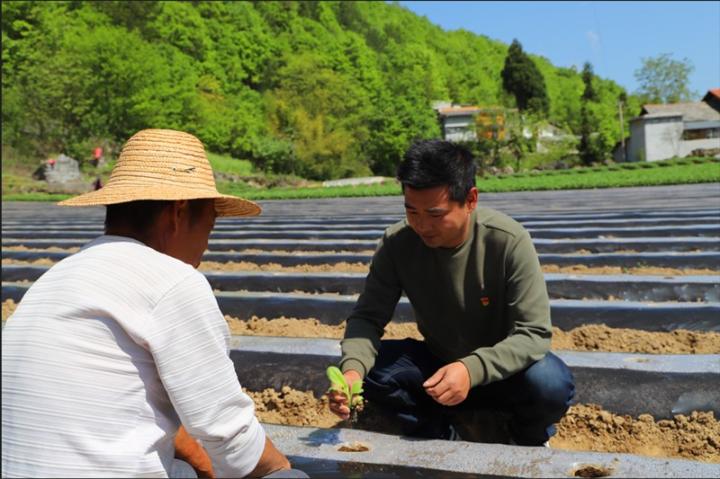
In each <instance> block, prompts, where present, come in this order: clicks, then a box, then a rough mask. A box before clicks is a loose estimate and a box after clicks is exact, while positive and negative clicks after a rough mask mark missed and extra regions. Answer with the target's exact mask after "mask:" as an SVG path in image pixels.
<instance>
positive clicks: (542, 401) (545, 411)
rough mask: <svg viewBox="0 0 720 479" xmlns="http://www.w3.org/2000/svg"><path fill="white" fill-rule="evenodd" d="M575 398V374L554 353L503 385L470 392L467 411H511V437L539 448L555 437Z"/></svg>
mask: <svg viewBox="0 0 720 479" xmlns="http://www.w3.org/2000/svg"><path fill="white" fill-rule="evenodd" d="M574 396H575V382H574V379H573V375H572V372H570V369H569V368H568V367H567V366H566V365H565V363H564V362H563V361H562V360H561V359H560V358H558V357H557V356H556V355H554V354H553V353H550V352H549V353H547V354H546V355H545V357H544V358H542V359H541V360H539V361H537V362H535V363H533V364H532V365H530V366H529V367H528V368H526V369H524V370H523V371H520V372H518V373H516V374H514V375H512V376H510V377H509V378H507V379H505V380H503V381H497V382H494V383H490V384H488V385H486V386H477V387H475V388H473V389H472V390H471V393H470V395H469V396H468V399H467V400H466V402H467V404H465V407H468V406H470V407H472V406H479V407H483V408H494V409H499V410H505V411H508V412H509V413H510V414H511V419H510V424H509V426H510V433H511V434H512V438H513V440H514V441H515V442H516V443H517V444H519V445H522V446H539V445H542V444H543V443H544V442H545V441H547V440H548V439H550V437H551V436H553V435H554V434H555V423H556V422H558V421H559V420H560V418H562V417H563V415H564V414H565V412H567V410H568V408H569V407H570V403H571V401H572V399H573V397H574Z"/></svg>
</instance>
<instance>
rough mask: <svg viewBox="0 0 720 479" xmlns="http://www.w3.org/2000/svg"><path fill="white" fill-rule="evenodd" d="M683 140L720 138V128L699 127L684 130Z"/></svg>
mask: <svg viewBox="0 0 720 479" xmlns="http://www.w3.org/2000/svg"><path fill="white" fill-rule="evenodd" d="M682 137H683V140H705V139H708V138H720V128H698V129H697V130H685V131H683V135H682Z"/></svg>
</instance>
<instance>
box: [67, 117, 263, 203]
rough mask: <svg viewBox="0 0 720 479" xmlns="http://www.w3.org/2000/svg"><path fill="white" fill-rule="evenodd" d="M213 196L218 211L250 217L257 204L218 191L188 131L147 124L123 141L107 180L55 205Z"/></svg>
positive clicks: (202, 150) (204, 157) (198, 144)
mask: <svg viewBox="0 0 720 479" xmlns="http://www.w3.org/2000/svg"><path fill="white" fill-rule="evenodd" d="M202 198H214V199H215V211H216V212H217V215H218V216H256V215H259V214H260V211H262V210H261V209H260V206H258V205H257V204H255V203H253V202H252V201H248V200H245V199H242V198H238V197H236V196H230V195H223V194H221V193H219V192H218V190H217V188H216V186H215V178H214V177H213V172H212V168H211V166H210V162H209V161H208V159H207V155H206V154H205V148H204V147H203V144H202V143H201V142H200V140H198V139H197V138H196V137H194V136H193V135H191V134H189V133H184V132H181V131H175V130H159V129H149V130H141V131H139V132H137V133H135V134H134V135H133V136H132V137H131V138H130V139H129V140H128V141H127V143H125V146H123V149H122V152H121V153H120V157H119V158H118V160H117V163H116V164H115V167H114V168H113V170H112V173H110V179H109V180H108V182H107V184H106V185H105V186H103V187H102V188H100V189H99V190H96V191H91V192H90V193H85V194H82V195H79V196H75V197H73V198H69V199H67V200H64V201H61V202H59V203H58V204H59V205H62V206H98V205H113V204H116V203H127V202H129V201H138V200H193V199H202Z"/></svg>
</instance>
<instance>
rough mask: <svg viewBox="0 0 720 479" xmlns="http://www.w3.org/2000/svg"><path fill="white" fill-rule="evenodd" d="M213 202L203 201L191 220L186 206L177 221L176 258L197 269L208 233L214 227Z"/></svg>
mask: <svg viewBox="0 0 720 479" xmlns="http://www.w3.org/2000/svg"><path fill="white" fill-rule="evenodd" d="M215 217H216V213H215V202H214V201H205V202H204V203H203V204H202V211H201V212H200V214H199V215H197V217H195V218H193V216H192V212H191V211H190V205H189V204H186V207H185V209H184V211H183V212H182V213H181V215H180V219H179V235H178V237H179V242H178V256H175V257H176V258H178V259H180V260H182V261H184V262H186V263H188V264H189V265H192V266H193V267H194V268H197V267H198V266H199V265H200V259H201V258H202V255H203V253H205V250H207V247H208V241H209V239H210V232H211V231H212V229H213V228H214V227H215Z"/></svg>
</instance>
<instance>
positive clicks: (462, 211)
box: [403, 186, 477, 248]
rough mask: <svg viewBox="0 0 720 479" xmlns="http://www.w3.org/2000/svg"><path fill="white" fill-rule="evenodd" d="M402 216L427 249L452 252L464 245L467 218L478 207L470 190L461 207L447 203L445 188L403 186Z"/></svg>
mask: <svg viewBox="0 0 720 479" xmlns="http://www.w3.org/2000/svg"><path fill="white" fill-rule="evenodd" d="M403 194H404V195H405V213H406V215H407V221H408V224H409V225H410V227H411V228H412V229H413V231H415V233H417V235H418V236H420V239H422V241H423V243H425V245H426V246H428V247H430V248H455V247H456V246H459V245H461V244H462V243H463V241H465V239H466V238H467V235H468V228H469V225H470V214H471V213H472V211H473V210H474V209H475V206H476V205H477V189H476V188H472V189H471V190H470V193H468V196H467V199H466V201H465V202H464V203H458V202H457V201H453V200H451V199H450V192H449V187H448V186H435V187H432V188H424V189H420V190H418V189H414V188H410V187H408V186H406V187H405V188H404V191H403Z"/></svg>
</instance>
